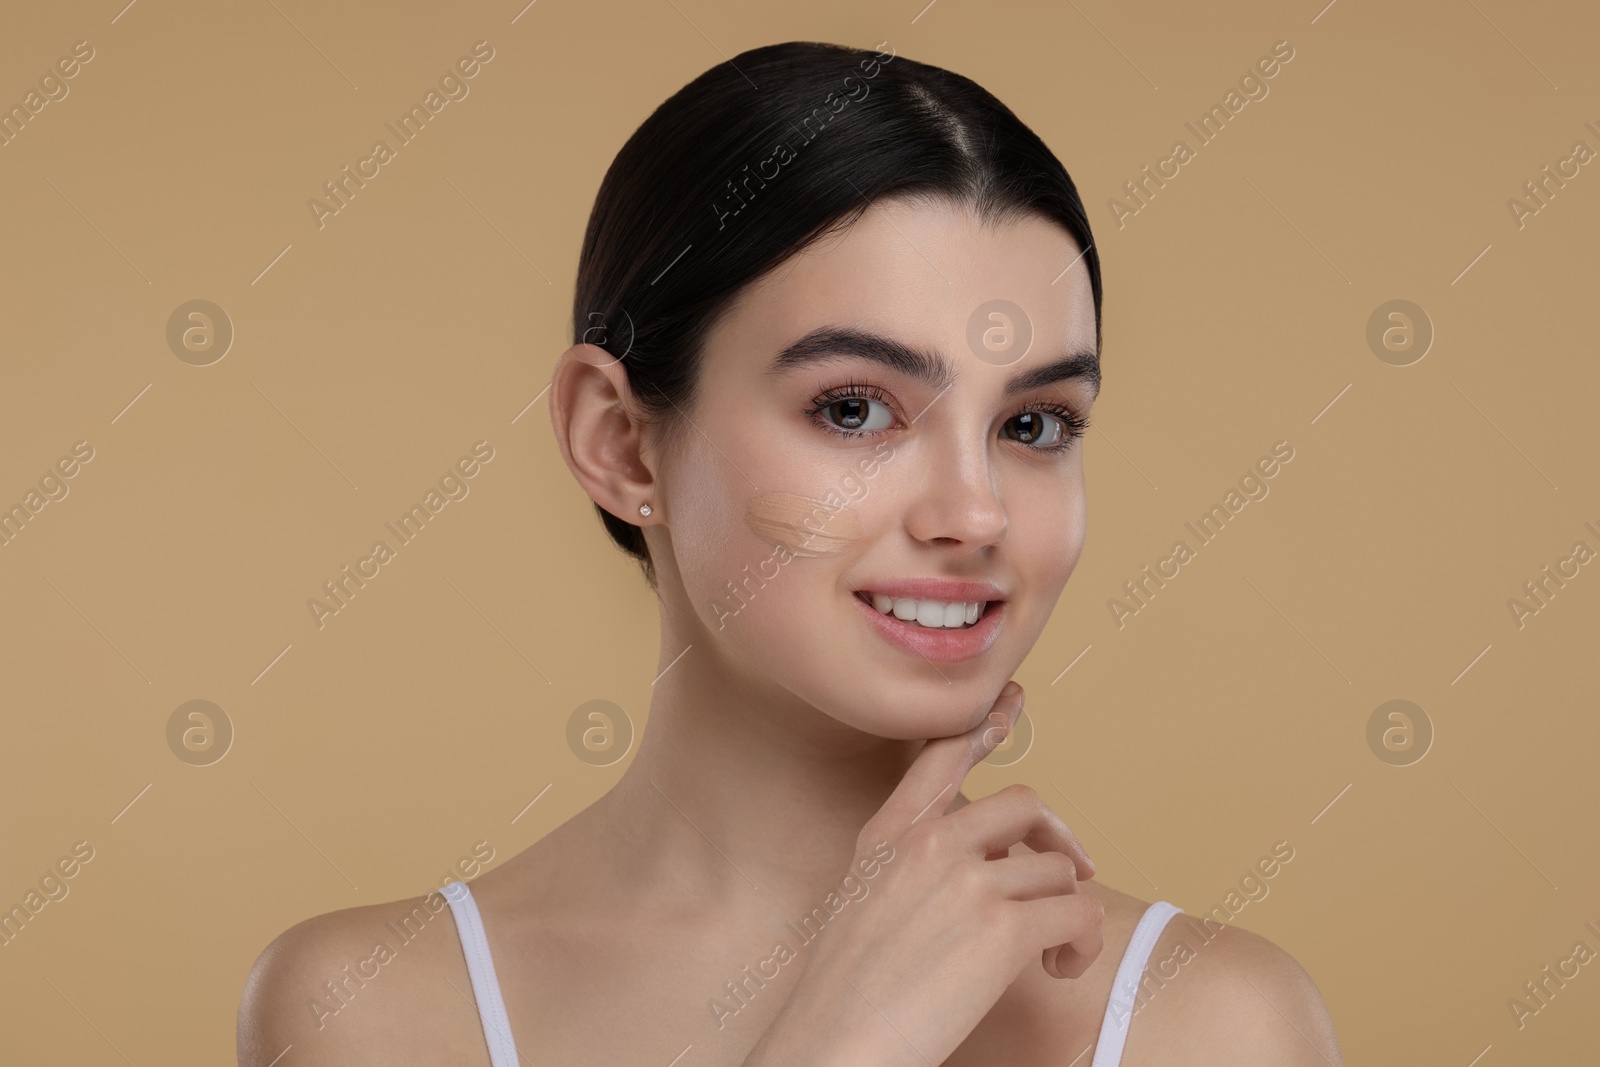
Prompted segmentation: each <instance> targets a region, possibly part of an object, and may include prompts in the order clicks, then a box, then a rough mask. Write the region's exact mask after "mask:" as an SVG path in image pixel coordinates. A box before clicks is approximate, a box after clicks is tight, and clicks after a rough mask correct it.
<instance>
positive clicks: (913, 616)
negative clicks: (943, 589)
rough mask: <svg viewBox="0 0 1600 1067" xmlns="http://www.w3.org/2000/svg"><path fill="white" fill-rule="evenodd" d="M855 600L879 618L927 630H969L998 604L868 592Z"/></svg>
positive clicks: (858, 592)
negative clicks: (890, 617) (867, 606)
mask: <svg viewBox="0 0 1600 1067" xmlns="http://www.w3.org/2000/svg"><path fill="white" fill-rule="evenodd" d="M855 595H856V598H857V599H858V600H860V601H862V602H863V603H865V604H868V605H870V606H871V607H872V608H873V610H875V611H877V612H878V614H880V615H888V616H892V617H894V618H896V619H899V620H900V621H901V622H904V623H910V624H911V625H914V626H920V627H922V628H924V629H928V630H967V629H970V628H972V627H974V626H976V625H978V623H979V622H980V621H981V620H982V619H983V617H984V614H985V612H987V611H988V609H989V607H990V605H992V604H997V603H999V601H995V600H977V601H972V600H965V601H964V600H934V599H931V598H926V597H892V596H887V595H885V594H883V593H874V592H871V591H870V590H866V589H858V590H856V594H855Z"/></svg>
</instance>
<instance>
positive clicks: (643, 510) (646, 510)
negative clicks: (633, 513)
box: [639, 504, 650, 515]
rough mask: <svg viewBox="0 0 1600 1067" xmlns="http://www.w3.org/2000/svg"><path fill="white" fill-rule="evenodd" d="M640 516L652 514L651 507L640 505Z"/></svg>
mask: <svg viewBox="0 0 1600 1067" xmlns="http://www.w3.org/2000/svg"><path fill="white" fill-rule="evenodd" d="M639 514H641V515H648V514H650V505H649V504H640V505H639Z"/></svg>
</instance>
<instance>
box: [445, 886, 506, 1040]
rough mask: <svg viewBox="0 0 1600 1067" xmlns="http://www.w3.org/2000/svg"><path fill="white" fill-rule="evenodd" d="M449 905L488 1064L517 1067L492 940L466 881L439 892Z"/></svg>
mask: <svg viewBox="0 0 1600 1067" xmlns="http://www.w3.org/2000/svg"><path fill="white" fill-rule="evenodd" d="M440 892H441V893H443V894H444V898H445V899H446V900H448V901H449V902H450V911H451V914H453V915H454V916H455V918H456V933H458V934H459V935H461V950H462V952H464V953H465V954H466V957H467V973H468V974H469V975H470V976H471V977H472V995H473V997H474V999H476V1000H477V1002H478V1018H479V1019H481V1020H482V1021H483V1037H484V1040H486V1041H487V1042H488V1043H489V1062H490V1064H492V1065H493V1067H517V1046H516V1042H514V1041H512V1040H511V1020H510V1019H508V1018H507V1017H506V1002H505V999H504V998H503V997H501V995H500V980H499V979H498V978H496V977H495V974H494V960H493V959H492V958H491V957H490V955H489V941H488V939H487V938H485V937H484V936H483V917H482V916H481V915H480V914H479V913H478V902H477V901H475V900H473V899H472V890H470V889H468V888H467V883H465V882H451V883H449V884H448V885H446V886H445V887H444V888H443V889H441V890H440Z"/></svg>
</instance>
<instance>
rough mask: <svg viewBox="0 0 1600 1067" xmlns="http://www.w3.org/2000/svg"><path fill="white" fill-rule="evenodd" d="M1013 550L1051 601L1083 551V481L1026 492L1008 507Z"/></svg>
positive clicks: (1085, 532) (1085, 512)
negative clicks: (1016, 502)
mask: <svg viewBox="0 0 1600 1067" xmlns="http://www.w3.org/2000/svg"><path fill="white" fill-rule="evenodd" d="M1011 533H1012V535H1013V536H1014V537H1015V539H1016V541H1015V544H1014V545H1013V553H1014V555H1015V556H1016V559H1017V566H1018V567H1019V568H1022V569H1023V570H1024V573H1025V575H1026V580H1027V581H1028V582H1029V584H1032V585H1036V586H1037V587H1038V588H1039V589H1040V591H1042V592H1044V593H1045V594H1046V595H1047V597H1048V599H1049V601H1050V602H1051V603H1054V601H1055V595H1056V594H1058V593H1060V592H1061V589H1062V587H1063V586H1065V585H1066V583H1067V579H1068V578H1070V577H1071V576H1072V572H1073V570H1074V569H1075V568H1076V567H1077V565H1078V560H1079V558H1080V557H1081V556H1082V555H1083V546H1084V542H1085V540H1086V539H1087V536H1088V507H1087V501H1086V499H1085V497H1084V492H1083V483H1082V481H1081V480H1074V481H1072V482H1071V483H1069V484H1067V485H1065V486H1061V485H1058V486H1056V487H1054V488H1053V489H1052V490H1051V491H1047V492H1039V493H1029V494H1027V495H1026V496H1025V497H1024V503H1023V504H1022V505H1021V506H1020V507H1017V508H1013V509H1012V511H1011Z"/></svg>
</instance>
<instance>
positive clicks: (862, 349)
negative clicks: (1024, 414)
mask: <svg viewBox="0 0 1600 1067" xmlns="http://www.w3.org/2000/svg"><path fill="white" fill-rule="evenodd" d="M851 358H855V359H867V360H871V361H872V362H874V363H877V364H880V365H882V366H885V367H888V368H889V369H891V370H894V371H898V372H899V373H901V374H904V375H906V376H907V377H910V378H914V379H916V380H917V381H919V382H922V383H923V384H925V385H927V386H929V387H930V388H933V389H937V390H939V391H941V392H942V391H944V390H945V389H948V388H949V387H950V386H952V385H954V384H955V382H956V372H955V369H954V367H952V366H951V364H950V363H949V361H947V360H945V359H943V358H942V357H940V356H939V355H938V354H937V353H935V352H930V351H927V350H925V349H920V348H916V347H914V346H912V345H908V344H905V343H904V342H902V341H896V340H895V339H894V338H892V337H885V336H883V335H882V334H878V333H873V332H872V331H871V330H865V329H861V328H859V327H853V326H822V327H818V328H817V329H815V330H812V331H811V332H810V333H808V334H806V335H805V336H804V337H802V338H800V339H799V340H798V341H795V342H794V343H793V344H791V345H788V346H787V347H785V348H784V349H783V351H781V352H779V353H778V355H777V357H776V358H774V359H773V361H772V366H771V367H770V368H769V371H768V373H771V374H782V373H784V372H786V371H789V370H792V369H794V368H796V367H808V366H813V365H815V364H818V363H827V362H831V361H835V360H840V359H851ZM1075 379H1082V380H1084V381H1086V382H1088V383H1089V386H1090V388H1091V389H1092V390H1093V395H1094V396H1099V395H1100V356H1099V354H1098V353H1096V352H1094V351H1092V350H1090V349H1078V350H1075V351H1073V352H1071V353H1069V354H1068V355H1067V356H1065V357H1063V358H1061V359H1058V360H1056V361H1054V362H1052V363H1046V364H1044V365H1042V366H1036V367H1033V368H1031V369H1029V370H1025V371H1023V372H1022V373H1021V374H1016V375H1013V376H1012V377H1011V378H1010V380H1008V381H1007V382H1006V386H1005V391H1004V394H1003V395H1005V396H1007V397H1011V396H1016V395H1017V394H1019V393H1026V392H1028V391H1030V390H1033V389H1038V388H1040V387H1041V386H1046V385H1054V384H1055V383H1056V382H1063V381H1071V380H1075Z"/></svg>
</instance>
